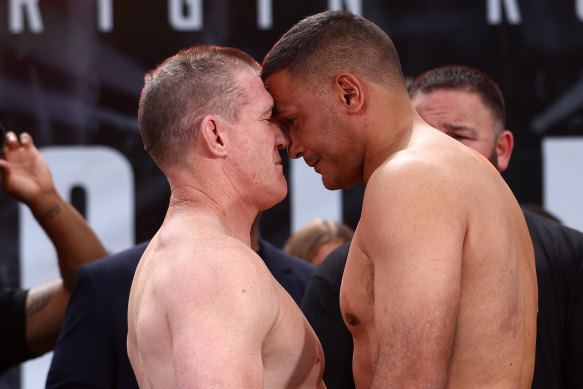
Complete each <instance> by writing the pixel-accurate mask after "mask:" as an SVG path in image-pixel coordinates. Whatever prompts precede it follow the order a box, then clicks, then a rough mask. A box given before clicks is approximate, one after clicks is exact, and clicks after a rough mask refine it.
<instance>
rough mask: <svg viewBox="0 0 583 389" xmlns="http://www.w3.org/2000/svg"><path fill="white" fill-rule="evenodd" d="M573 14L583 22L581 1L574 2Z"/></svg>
mask: <svg viewBox="0 0 583 389" xmlns="http://www.w3.org/2000/svg"><path fill="white" fill-rule="evenodd" d="M575 13H576V14H577V18H578V19H579V20H580V21H582V22H583V0H577V1H575Z"/></svg>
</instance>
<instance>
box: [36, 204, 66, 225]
mask: <svg viewBox="0 0 583 389" xmlns="http://www.w3.org/2000/svg"><path fill="white" fill-rule="evenodd" d="M59 213H61V206H60V205H59V204H57V205H55V206H54V207H52V208H51V209H49V210H48V211H46V212H45V213H43V214H42V215H40V216H39V217H38V221H39V222H40V223H42V222H44V221H46V220H48V219H51V218H53V217H55V216H57V215H58V214H59Z"/></svg>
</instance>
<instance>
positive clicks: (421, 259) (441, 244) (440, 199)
mask: <svg viewBox="0 0 583 389" xmlns="http://www.w3.org/2000/svg"><path fill="white" fill-rule="evenodd" d="M262 77H263V80H264V83H265V85H266V87H267V89H268V90H269V92H270V93H271V94H272V96H273V98H274V100H275V112H276V114H275V116H276V118H277V119H278V120H279V121H280V122H281V123H282V125H284V126H285V127H286V129H287V131H288V135H289V138H290V144H289V147H288V153H289V155H290V157H292V158H300V157H303V158H304V160H305V162H306V163H307V164H308V165H309V166H312V167H313V168H314V170H315V171H316V172H318V173H320V174H321V175H322V181H323V183H324V185H325V186H326V187H327V188H328V189H340V188H348V187H350V186H352V185H354V184H356V183H358V182H364V183H365V184H366V189H365V194H364V201H363V207H362V216H361V219H360V221H359V223H358V226H357V228H356V232H355V235H354V238H353V240H352V244H351V247H350V251H349V254H348V260H347V263H346V270H345V272H344V276H343V280H342V287H341V290H340V304H341V309H342V314H343V318H344V321H345V322H346V323H347V326H348V328H349V329H350V332H351V333H352V336H353V339H354V357H353V371H354V377H355V382H356V387H357V388H368V387H370V388H387V387H399V388H400V387H403V388H407V387H450V388H457V387H464V388H466V387H467V388H474V387H488V388H497V387H505V388H506V387H517V388H518V387H521V388H528V387H530V384H531V380H532V371H533V367H534V352H535V334H536V305H537V292H536V275H535V269H534V255H533V249H532V243H531V241H530V237H529V235H528V229H527V226H526V223H525V221H524V217H523V215H522V212H521V210H520V207H519V206H518V203H517V202H516V199H515V198H514V196H513V194H512V192H511V191H510V189H509V188H508V186H507V185H506V183H505V182H504V180H503V179H502V178H501V177H500V175H499V174H498V172H497V171H496V170H495V169H494V168H493V167H492V165H491V164H489V163H488V162H487V161H486V160H485V159H484V158H482V157H481V156H479V155H478V154H477V153H475V152H474V151H472V150H470V149H468V148H466V147H463V146H462V145H460V144H459V143H458V142H455V141H454V140H452V139H451V138H450V137H447V136H444V134H442V133H440V132H439V131H436V130H435V129H434V128H432V127H430V126H429V125H427V124H426V123H425V122H423V120H421V118H420V117H419V115H418V114H417V113H416V112H415V109H414V108H413V106H412V105H411V102H410V100H409V97H408V95H407V89H406V87H405V82H404V79H403V76H402V73H401V69H400V66H399V61H398V57H397V54H396V51H395V49H394V47H393V44H392V42H391V40H390V38H389V37H388V36H387V35H386V34H385V33H384V32H383V31H382V30H381V29H380V28H379V27H378V26H376V25H374V24H373V23H372V22H370V21H368V20H366V19H364V18H361V17H358V16H356V15H353V14H351V13H349V12H344V11H328V12H324V13H320V14H317V15H314V16H310V17H308V18H305V19H303V20H302V21H300V22H299V23H298V24H296V25H295V26H294V27H292V28H291V29H290V30H289V31H288V32H287V33H285V34H284V36H283V37H282V38H281V39H280V40H279V41H278V42H277V43H276V45H275V46H274V47H273V48H272V49H271V51H270V52H269V53H268V54H267V56H266V58H265V59H264V61H263V70H262Z"/></svg>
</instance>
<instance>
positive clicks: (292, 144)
mask: <svg viewBox="0 0 583 389" xmlns="http://www.w3.org/2000/svg"><path fill="white" fill-rule="evenodd" d="M288 139H289V142H288V146H287V154H288V155H289V157H290V158H293V159H298V158H301V157H302V156H303V155H304V153H305V152H306V149H305V148H304V146H303V145H302V143H301V142H300V141H299V139H294V137H293V136H291V135H288Z"/></svg>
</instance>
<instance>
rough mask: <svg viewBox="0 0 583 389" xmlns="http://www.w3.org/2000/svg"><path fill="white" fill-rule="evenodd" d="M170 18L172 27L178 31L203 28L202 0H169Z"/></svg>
mask: <svg viewBox="0 0 583 389" xmlns="http://www.w3.org/2000/svg"><path fill="white" fill-rule="evenodd" d="M185 7H186V14H185V12H184V11H185ZM168 18H169V20H168V21H169V22H170V25H171V26H172V28H174V29H175V30H177V31H200V30H202V27H203V23H202V0H170V1H168Z"/></svg>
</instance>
